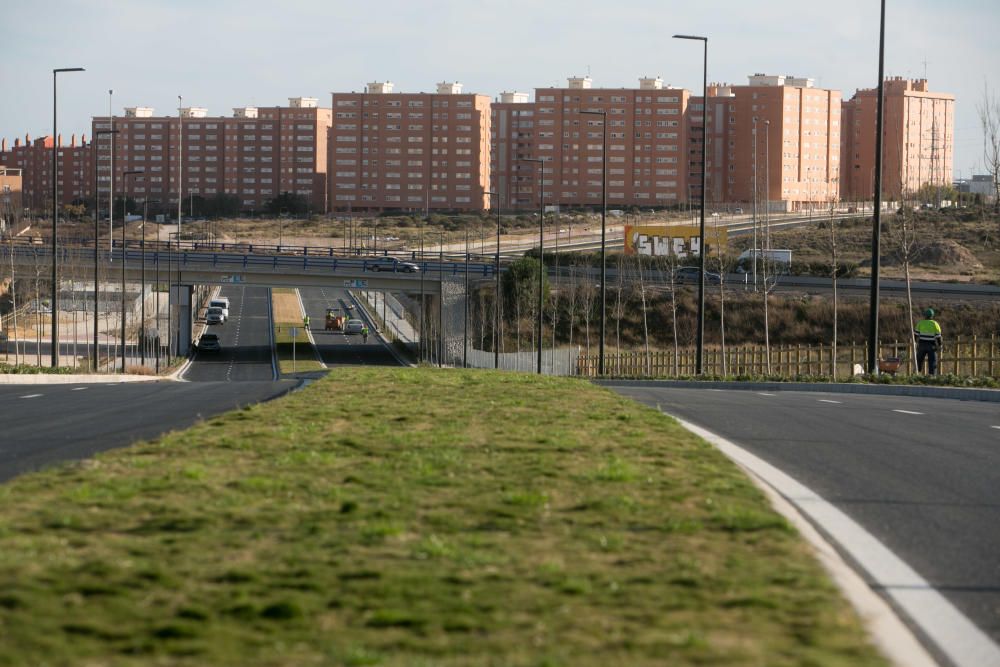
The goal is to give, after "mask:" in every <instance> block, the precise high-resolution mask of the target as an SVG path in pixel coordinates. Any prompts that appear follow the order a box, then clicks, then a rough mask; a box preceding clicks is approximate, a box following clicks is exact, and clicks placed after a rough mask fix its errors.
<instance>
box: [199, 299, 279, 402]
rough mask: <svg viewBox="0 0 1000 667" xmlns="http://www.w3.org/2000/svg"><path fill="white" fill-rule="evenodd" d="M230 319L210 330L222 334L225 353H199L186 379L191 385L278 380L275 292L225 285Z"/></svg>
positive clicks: (222, 351) (213, 326)
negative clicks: (273, 338) (273, 314)
mask: <svg viewBox="0 0 1000 667" xmlns="http://www.w3.org/2000/svg"><path fill="white" fill-rule="evenodd" d="M220 296H224V297H228V298H229V319H228V320H227V321H226V323H225V324H216V325H212V326H210V327H207V328H206V331H209V332H211V333H215V334H218V335H219V343H220V344H221V346H222V350H221V351H219V352H215V353H210V352H195V356H194V360H193V361H192V362H191V365H190V366H188V369H187V370H186V371H185V372H184V376H183V379H184V380H188V381H191V382H219V381H234V382H245V381H257V380H273V379H275V370H274V363H273V353H272V348H271V290H270V289H269V288H267V287H246V286H228V285H227V286H225V287H223V288H222V291H221V292H220Z"/></svg>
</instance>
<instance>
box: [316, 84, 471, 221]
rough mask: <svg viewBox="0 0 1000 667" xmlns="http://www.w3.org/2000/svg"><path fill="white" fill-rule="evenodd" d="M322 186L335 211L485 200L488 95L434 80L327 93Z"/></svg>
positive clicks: (466, 207)
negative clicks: (422, 87)
mask: <svg viewBox="0 0 1000 667" xmlns="http://www.w3.org/2000/svg"><path fill="white" fill-rule="evenodd" d="M332 106H333V124H332V126H331V129H330V139H329V141H330V147H329V162H330V164H329V168H328V172H329V191H330V197H331V207H332V208H333V210H336V211H357V210H367V211H384V210H411V211H422V210H425V209H426V210H449V211H452V210H453V211H481V210H483V209H485V208H488V207H489V201H488V200H489V195H487V194H486V192H487V191H488V190H489V189H490V162H489V155H490V144H489V142H490V98H489V97H488V96H486V95H477V94H470V93H462V85H461V84H460V83H457V82H454V83H448V82H446V83H439V84H437V87H436V92H434V93H398V92H393V84H392V82H391V81H384V82H373V83H369V84H368V85H367V86H366V87H365V92H363V93H355V92H351V93H333V94H332Z"/></svg>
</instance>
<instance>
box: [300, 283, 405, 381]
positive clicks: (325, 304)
mask: <svg viewBox="0 0 1000 667" xmlns="http://www.w3.org/2000/svg"><path fill="white" fill-rule="evenodd" d="M299 294H300V295H301V296H302V304H303V306H304V307H305V309H306V313H307V314H308V315H309V319H310V327H309V328H310V330H311V331H312V335H313V339H314V340H315V341H316V349H317V350H318V351H319V354H320V358H322V360H323V363H325V364H326V365H327V366H354V365H361V364H367V365H374V366H399V365H401V364H400V362H399V360H398V359H397V358H396V356H395V355H393V353H392V352H391V351H390V350H389V348H388V347H386V345H385V344H384V343H382V341H380V340H379V338H378V336H376V335H375V325H374V323H373V322H371V321H368V328H369V329H370V330H371V332H372V333H371V335H369V336H368V342H367V343H366V342H364V341H363V340H362V338H361V336H358V335H352V336H348V335H346V334H344V333H341V332H339V331H326V330H325V322H326V309H327V308H339V309H340V310H339V311H338V312H340V313H345V312H347V311H346V310H345V309H346V306H348V305H351V304H353V303H354V302H353V301H352V300H351V297H350V295H348V293H347V290H343V289H327V288H324V287H311V288H304V289H300V290H299ZM351 312H352V313H358V309H355V310H353V311H351ZM351 316H352V317H358V318H359V319H365V318H364V315H363V314H361V315H351Z"/></svg>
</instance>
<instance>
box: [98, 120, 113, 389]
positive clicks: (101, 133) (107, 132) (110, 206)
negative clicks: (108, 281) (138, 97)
mask: <svg viewBox="0 0 1000 667" xmlns="http://www.w3.org/2000/svg"><path fill="white" fill-rule="evenodd" d="M117 131H118V130H97V131H96V132H94V138H93V139H92V140H91V141H92V145H93V147H94V366H93V368H94V372H97V369H98V367H99V366H100V359H101V352H100V348H99V347H98V340H97V338H98V335H99V333H98V327H97V318H98V317H99V312H98V309H97V290H98V284H99V280H98V264H97V252H98V245H97V241H98V237H99V236H100V232H99V228H98V223H99V221H100V217H101V216H100V209H101V194H100V192H99V191H98V189H97V188H98V183H97V144H98V143H99V141H98V140H99V139H100V138H101V137H102V136H104V135H114V134H115V133H116V132H117ZM114 177H115V175H114V173H112V174H111V179H112V182H114ZM114 206H115V203H114V201H108V212H109V214H110V211H111V210H112V209H113V208H114Z"/></svg>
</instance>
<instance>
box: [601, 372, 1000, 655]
mask: <svg viewBox="0 0 1000 667" xmlns="http://www.w3.org/2000/svg"><path fill="white" fill-rule="evenodd" d="M613 388H614V390H615V391H617V392H619V393H621V394H623V395H625V396H629V397H631V398H634V399H636V400H638V401H641V402H643V403H646V404H648V405H651V406H653V407H657V408H659V409H661V410H662V411H663V412H666V413H668V414H670V415H674V416H676V417H679V418H682V419H685V420H687V421H689V422H691V423H693V424H696V425H698V426H701V427H703V428H705V429H707V430H709V431H711V432H713V433H716V434H718V435H720V436H722V437H724V438H726V439H728V440H730V441H732V442H734V443H736V444H737V445H740V446H741V447H743V448H745V449H747V450H749V451H750V452H751V453H753V454H756V455H757V456H759V457H761V458H762V459H764V460H765V461H767V462H768V463H770V464H772V465H774V466H776V467H777V468H779V469H780V470H782V471H783V472H785V473H786V474H788V475H791V476H792V477H793V478H795V479H796V480H797V481H799V482H801V483H802V484H805V485H806V486H808V487H810V488H811V489H812V490H813V491H815V492H816V493H818V494H819V495H820V496H822V497H823V498H824V499H826V500H827V501H829V502H830V503H832V504H833V505H834V506H835V507H836V508H838V509H840V510H842V511H843V512H844V513H846V514H847V515H848V516H849V517H851V518H852V519H854V520H855V521H856V522H857V523H859V524H861V526H863V527H864V528H865V529H867V530H868V532H870V533H871V534H872V535H874V536H875V537H876V538H877V539H879V540H880V541H881V542H882V543H883V544H884V545H885V546H887V547H888V548H889V549H890V550H891V551H893V552H894V553H895V554H896V555H897V556H899V557H900V558H901V559H902V560H903V561H905V562H906V563H907V564H909V566H910V567H912V568H913V569H914V570H916V571H917V573H919V574H920V575H921V576H922V577H923V578H924V579H926V581H927V582H929V583H930V585H931V586H932V587H933V588H934V589H936V590H937V591H939V592H940V593H941V594H943V595H944V596H945V597H946V598H947V599H948V600H949V601H950V602H951V603H952V604H954V605H955V606H956V607H957V608H958V609H959V610H961V611H962V612H963V613H964V614H965V615H966V616H967V617H968V618H969V619H970V620H972V622H973V623H975V624H976V625H977V626H978V627H979V628H980V629H981V630H982V631H984V632H985V633H986V634H987V635H988V636H989V637H991V638H992V639H993V641H994V642H1000V528H998V527H1000V409H998V407H997V404H996V403H986V402H975V401H959V400H953V399H935V398H913V397H899V396H876V395H857V394H837V393H812V392H796V391H770V392H763V391H761V392H755V391H749V390H712V389H676V388H666V387H656V386H653V385H647V386H615V387H613Z"/></svg>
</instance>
